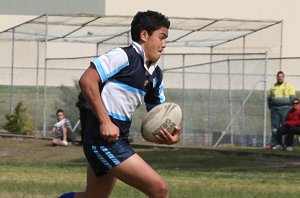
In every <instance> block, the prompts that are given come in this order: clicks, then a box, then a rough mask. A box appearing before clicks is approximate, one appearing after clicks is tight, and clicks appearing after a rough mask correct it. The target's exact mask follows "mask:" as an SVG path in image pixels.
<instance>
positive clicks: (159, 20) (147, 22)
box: [131, 10, 170, 42]
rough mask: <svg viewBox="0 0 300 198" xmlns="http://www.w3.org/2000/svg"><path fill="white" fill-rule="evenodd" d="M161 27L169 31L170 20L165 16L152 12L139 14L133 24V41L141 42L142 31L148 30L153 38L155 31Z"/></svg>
mask: <svg viewBox="0 0 300 198" xmlns="http://www.w3.org/2000/svg"><path fill="white" fill-rule="evenodd" d="M161 27H166V28H168V29H169V27H170V21H169V19H168V18H167V17H166V16H164V15H163V14H161V13H159V12H155V11H151V10H148V11H146V12H138V13H137V14H136V15H135V16H134V18H133V20H132V22H131V39H132V40H133V41H135V42H139V41H140V33H141V31H142V30H146V31H147V32H148V34H149V35H150V36H151V35H152V33H153V32H154V31H155V30H157V29H159V28H161Z"/></svg>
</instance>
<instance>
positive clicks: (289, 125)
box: [273, 98, 300, 151]
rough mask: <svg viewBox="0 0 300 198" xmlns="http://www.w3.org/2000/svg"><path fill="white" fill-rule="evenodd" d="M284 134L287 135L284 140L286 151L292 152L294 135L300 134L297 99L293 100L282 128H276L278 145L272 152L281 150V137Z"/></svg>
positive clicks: (299, 110)
mask: <svg viewBox="0 0 300 198" xmlns="http://www.w3.org/2000/svg"><path fill="white" fill-rule="evenodd" d="M285 134H287V136H286V139H285V144H286V150H287V151H293V150H294V149H293V141H294V135H295V134H298V135H299V134H300V105H299V99H298V98H295V99H294V100H293V103H292V108H291V109H290V110H289V112H288V114H287V116H286V119H285V122H284V126H282V127H279V128H278V131H277V135H276V140H277V141H278V145H276V146H275V147H273V149H274V150H281V149H283V147H284V145H282V136H283V135H285Z"/></svg>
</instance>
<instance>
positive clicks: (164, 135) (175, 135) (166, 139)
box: [155, 126, 181, 144]
mask: <svg viewBox="0 0 300 198" xmlns="http://www.w3.org/2000/svg"><path fill="white" fill-rule="evenodd" d="M155 137H156V140H155V143H157V144H176V143H177V142H179V141H180V140H181V129H180V126H175V128H174V131H173V132H172V134H171V133H170V132H169V131H168V130H167V129H163V130H161V131H160V132H159V134H157V135H155Z"/></svg>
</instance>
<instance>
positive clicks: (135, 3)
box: [0, 0, 300, 57]
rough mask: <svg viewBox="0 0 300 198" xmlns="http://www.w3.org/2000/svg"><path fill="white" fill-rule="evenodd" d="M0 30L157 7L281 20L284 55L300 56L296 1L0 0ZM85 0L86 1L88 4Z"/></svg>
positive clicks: (178, 11)
mask: <svg viewBox="0 0 300 198" xmlns="http://www.w3.org/2000/svg"><path fill="white" fill-rule="evenodd" d="M0 2H1V6H0V14H2V15H0V31H2V30H4V29H6V28H9V27H12V26H13V25H16V24H18V23H20V22H23V21H26V20H28V19H29V18H32V17H30V16H12V14H14V15H16V14H25V15H41V14H44V13H46V12H48V13H62V14H64V13H93V14H106V15H134V14H136V12H137V11H139V10H148V9H150V10H157V11H160V12H162V13H164V14H165V15H167V16H179V17H199V18H236V19H257V20H262V19H271V20H283V56H290V57H292V56H300V39H299V35H300V22H299V18H300V12H299V8H300V1H299V0H285V1H283V0H185V1H182V0H165V1H161V0H152V1H149V0H127V1H124V0H0ZM87 2H88V3H87Z"/></svg>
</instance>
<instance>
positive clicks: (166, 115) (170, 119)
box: [141, 102, 182, 142]
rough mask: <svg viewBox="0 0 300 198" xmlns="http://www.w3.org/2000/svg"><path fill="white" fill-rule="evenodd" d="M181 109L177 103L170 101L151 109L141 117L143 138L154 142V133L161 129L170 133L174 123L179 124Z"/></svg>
mask: <svg viewBox="0 0 300 198" xmlns="http://www.w3.org/2000/svg"><path fill="white" fill-rule="evenodd" d="M181 119H182V111H181V108H180V106H179V105H178V104H175V103H172V102H166V103H162V104H160V105H157V106H156V107H154V108H153V109H151V110H150V111H149V112H148V113H147V114H146V116H145V117H144V119H143V122H142V127H141V132H142V136H143V138H144V139H145V140H146V141H148V142H155V139H156V138H155V135H157V134H159V131H160V130H162V129H167V130H168V131H169V132H170V133H172V132H173V131H174V128H175V126H176V125H178V126H179V125H180V123H181Z"/></svg>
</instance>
